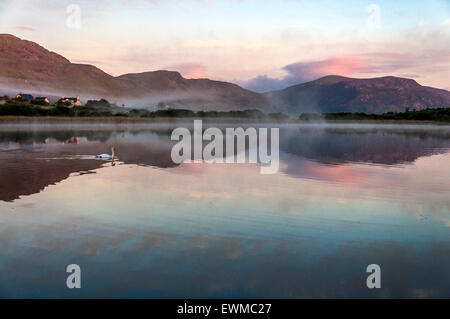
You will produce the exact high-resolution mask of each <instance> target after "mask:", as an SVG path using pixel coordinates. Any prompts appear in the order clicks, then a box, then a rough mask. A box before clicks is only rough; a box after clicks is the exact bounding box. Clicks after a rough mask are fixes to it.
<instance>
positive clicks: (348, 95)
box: [0, 34, 450, 113]
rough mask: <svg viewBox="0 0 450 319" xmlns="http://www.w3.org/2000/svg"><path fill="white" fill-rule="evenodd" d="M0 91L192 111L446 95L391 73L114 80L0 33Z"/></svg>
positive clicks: (365, 105) (308, 108) (388, 102)
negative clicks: (274, 82)
mask: <svg viewBox="0 0 450 319" xmlns="http://www.w3.org/2000/svg"><path fill="white" fill-rule="evenodd" d="M0 88H3V89H8V88H9V89H10V92H13V94H14V93H15V92H17V91H24V92H26V91H29V92H31V93H35V94H38V93H40V94H45V95H47V96H52V95H53V96H61V95H64V96H80V97H81V99H82V100H84V101H86V100H87V99H92V98H95V99H99V98H106V99H108V100H110V101H112V102H115V103H118V104H122V103H124V104H126V105H129V106H137V107H154V106H156V105H158V104H162V105H165V106H169V107H178V108H190V109H193V110H199V109H204V110H239V109H249V108H253V109H260V110H262V111H269V112H270V111H283V112H290V113H301V112H344V111H347V112H365V113H383V112H389V111H404V110H405V109H406V108H408V107H409V108H411V109H413V108H415V109H423V108H428V107H450V92H448V91H446V90H440V89H434V88H431V87H426V86H421V85H420V84H418V83H417V82H416V81H414V80H411V79H404V78H397V77H392V76H388V77H382V78H374V79H352V78H346V77H341V76H326V77H323V78H321V79H318V80H315V81H311V82H308V83H303V84H299V85H294V86H291V87H288V88H286V89H283V90H279V91H273V92H268V93H265V94H259V93H256V92H252V91H249V90H246V89H244V88H242V87H240V86H238V85H236V84H233V83H228V82H221V81H213V80H209V79H185V78H183V77H182V76H181V74H180V73H178V72H171V71H154V72H144V73H135V74H124V75H121V76H118V77H114V76H111V75H109V74H107V73H105V72H103V71H102V70H100V69H99V68H97V67H95V66H92V65H87V64H76V63H71V62H70V61H69V60H67V59H66V58H64V57H62V56H61V55H59V54H57V53H54V52H50V51H48V50H47V49H45V48H44V47H42V46H40V45H38V44H36V43H34V42H31V41H26V40H21V39H19V38H17V37H15V36H13V35H9V34H0Z"/></svg>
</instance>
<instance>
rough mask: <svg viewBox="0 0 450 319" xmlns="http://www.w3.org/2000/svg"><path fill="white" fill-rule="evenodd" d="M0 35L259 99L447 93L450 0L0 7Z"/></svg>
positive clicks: (102, 64)
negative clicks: (308, 88)
mask: <svg viewBox="0 0 450 319" xmlns="http://www.w3.org/2000/svg"><path fill="white" fill-rule="evenodd" d="M0 33H10V34H13V35H15V36H18V37H19V38H22V39H26V40H31V41H34V42H37V43H38V44H40V45H42V46H44V47H45V48H47V49H49V50H51V51H54V52H57V53H59V54H61V55H63V56H64V57H66V58H68V59H69V60H70V61H71V62H74V63H85V64H93V65H95V66H97V67H99V68H100V69H102V70H104V71H105V72H107V73H109V74H112V75H115V76H117V75H121V74H125V73H137V72H145V71H154V70H161V69H165V70H173V71H179V72H180V73H181V74H182V75H183V76H184V77H186V78H205V77H207V78H211V79H215V80H223V81H231V82H234V83H237V84H239V85H241V86H243V87H245V88H249V89H252V90H255V91H259V92H265V91H271V90H276V89H280V88H284V87H287V86H290V85H294V84H298V83H303V82H306V81H310V80H314V79H316V78H319V77H321V76H325V75H329V74H335V75H342V76H350V77H357V78H369V77H379V76H386V75H394V76H400V77H407V78H413V79H415V80H416V81H417V82H419V83H420V84H422V85H428V86H433V87H438V88H444V89H448V90H450V0H428V1H413V0H407V1H406V0H397V1H393V0H378V1H375V0H370V1H364V0H355V1H350V0H342V1H335V0H330V1H327V0H314V1H312V0H311V1H306V0H117V1H108V0H96V1H87V0H78V1H77V0H0Z"/></svg>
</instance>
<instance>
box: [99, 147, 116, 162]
mask: <svg viewBox="0 0 450 319" xmlns="http://www.w3.org/2000/svg"><path fill="white" fill-rule="evenodd" d="M114 151H115V149H114V147H111V154H100V155H97V156H95V157H96V158H101V159H114V156H115V152H114Z"/></svg>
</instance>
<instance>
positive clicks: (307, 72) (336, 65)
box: [239, 48, 450, 92]
mask: <svg viewBox="0 0 450 319" xmlns="http://www.w3.org/2000/svg"><path fill="white" fill-rule="evenodd" d="M449 57H450V50H448V49H446V50H442V49H439V48H437V49H436V50H434V49H433V50H422V51H420V52H412V53H395V52H373V53H363V54H360V55H359V56H344V57H331V58H328V59H323V60H317V61H307V62H295V63H292V64H289V65H286V66H284V67H283V68H282V70H283V71H284V72H285V73H286V75H285V76H284V77H281V78H273V77H270V76H268V75H259V76H257V77H255V78H252V79H250V80H248V81H241V82H239V84H241V85H242V86H243V87H245V88H247V89H249V90H253V91H256V92H268V91H273V90H280V89H283V88H286V87H289V86H292V85H297V84H300V83H304V82H308V81H312V80H316V79H318V78H321V77H323V76H326V75H340V76H348V77H378V76H386V75H395V76H400V77H408V78H415V79H417V78H421V77H422V75H420V74H434V73H436V72H439V71H440V70H445V69H447V68H448V65H449V64H448V61H449ZM417 61H422V63H421V64H419V65H418V63H417Z"/></svg>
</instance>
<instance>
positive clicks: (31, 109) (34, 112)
mask: <svg viewBox="0 0 450 319" xmlns="http://www.w3.org/2000/svg"><path fill="white" fill-rule="evenodd" d="M3 102H4V103H2V104H0V116H1V117H2V118H3V119H6V118H16V117H17V118H18V117H45V118H49V117H57V118H109V119H113V118H117V119H119V118H121V119H124V118H125V119H130V120H131V119H162V118H165V119H166V118H204V119H254V120H264V121H266V120H277V121H280V120H281V121H288V120H289V121H295V122H297V121H299V122H341V121H342V122H366V121H383V122H386V121H388V122H395V121H401V122H405V121H413V122H421V121H427V122H445V123H450V108H434V109H424V110H418V111H416V110H413V111H410V110H406V111H405V112H400V113H393V112H388V113H384V114H366V113H349V112H341V113H322V114H320V113H303V114H300V115H296V116H293V115H287V114H283V113H264V112H261V111H259V110H252V109H250V110H242V111H197V112H195V111H192V110H187V109H161V110H156V111H149V110H147V109H131V108H123V107H118V106H116V105H113V104H109V103H108V101H106V100H103V99H102V100H100V101H89V102H88V103H87V104H86V105H80V106H73V107H70V106H67V105H61V104H57V105H35V104H32V103H30V102H27V103H25V102H23V101H17V100H4V101H3Z"/></svg>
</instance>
